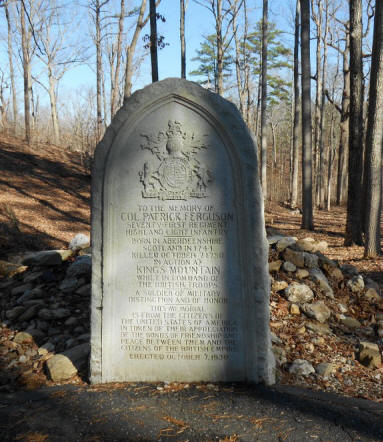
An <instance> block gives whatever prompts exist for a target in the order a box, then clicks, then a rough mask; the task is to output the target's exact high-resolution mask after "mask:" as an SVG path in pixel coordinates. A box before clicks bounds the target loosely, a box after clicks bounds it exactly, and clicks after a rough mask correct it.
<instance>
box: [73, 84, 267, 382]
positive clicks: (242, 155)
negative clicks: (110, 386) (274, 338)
mask: <svg viewBox="0 0 383 442" xmlns="http://www.w3.org/2000/svg"><path fill="white" fill-rule="evenodd" d="M257 168H258V165H257V158H256V146H255V143H254V139H253V138H252V135H251V134H250V132H249V131H248V129H247V127H246V125H245V123H244V122H243V120H242V118H241V116H240V114H239V112H238V110H237V109H236V107H235V106H234V105H233V104H231V103H230V102H228V101H226V100H225V99H223V98H222V97H220V96H218V95H216V94H213V93H211V92H209V91H207V90H206V89H204V88H202V87H200V86H198V85H197V84H195V83H191V82H188V81H186V80H182V79H167V80H164V81H160V82H156V83H153V84H152V85H150V86H148V87H146V88H145V89H143V90H141V91H137V92H135V93H134V94H133V95H132V96H131V97H129V99H128V100H126V102H125V104H124V106H123V107H122V108H121V109H120V110H119V112H118V113H117V115H116V116H115V118H114V119H113V121H112V123H111V126H110V127H109V129H108V130H107V131H106V133H105V136H104V138H103V140H102V141H101V142H100V143H99V145H98V146H97V148H96V151H95V157H94V165H93V171H92V235H91V236H92V303H91V311H92V318H91V329H92V337H91V359H90V368H91V381H92V382H93V383H99V382H119V381H120V382H125V381H153V382H156V381H163V380H172V381H184V382H189V381H207V382H213V381H245V380H247V381H253V382H265V383H266V384H270V383H272V382H273V381H274V357H273V354H272V351H271V339H270V331H269V325H268V321H269V314H268V309H269V291H270V285H269V272H268V264H267V257H268V249H269V245H268V243H267V240H266V235H265V226H264V220H263V197H262V196H261V190H260V187H259V182H258V176H257ZM77 261H78V260H76V262H77ZM75 264H76V263H75ZM89 264H90V263H89ZM72 266H74V264H72ZM72 266H71V267H70V269H71V268H72ZM67 276H68V277H69V276H77V273H76V274H73V272H72V271H71V270H69V269H68V273H67ZM186 318H187V319H186ZM248 324H252V327H248ZM223 325H225V327H224V329H222V327H223ZM132 326H134V327H137V330H136V332H135V334H134V333H132ZM206 326H208V328H209V332H206ZM171 329H172V330H171ZM221 330H224V331H223V332H222V331H221ZM215 332H217V333H218V332H219V333H223V335H222V339H221V341H220V342H221V343H222V344H223V343H224V342H225V339H229V336H230V343H231V345H230V346H226V349H225V350H221V349H216V350H213V349H211V347H209V346H208V345H207V343H208V342H209V339H210V334H211V336H213V335H214V333H215ZM188 333H189V334H190V333H199V334H201V333H202V336H203V337H202V339H201V340H202V343H201V342H199V343H200V344H201V345H203V346H204V347H206V349H207V351H202V350H198V349H196V348H194V347H191V346H190V345H188V344H187V342H188V341H187V340H186V339H188V338H187V336H188ZM161 339H162V342H166V345H163V344H162V343H161ZM201 340H200V341H201ZM205 344H206V345H205ZM133 347H134V351H132V350H131V348H133ZM205 355H206V356H205Z"/></svg>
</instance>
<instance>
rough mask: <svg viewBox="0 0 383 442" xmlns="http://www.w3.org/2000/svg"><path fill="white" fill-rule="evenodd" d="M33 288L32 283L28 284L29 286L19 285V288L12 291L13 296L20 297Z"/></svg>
mask: <svg viewBox="0 0 383 442" xmlns="http://www.w3.org/2000/svg"><path fill="white" fill-rule="evenodd" d="M32 288H33V284H31V283H30V282H28V283H27V284H23V285H18V286H17V287H15V288H13V289H12V290H11V295H12V296H19V295H21V294H23V293H25V292H26V291H29V290H31V289H32Z"/></svg>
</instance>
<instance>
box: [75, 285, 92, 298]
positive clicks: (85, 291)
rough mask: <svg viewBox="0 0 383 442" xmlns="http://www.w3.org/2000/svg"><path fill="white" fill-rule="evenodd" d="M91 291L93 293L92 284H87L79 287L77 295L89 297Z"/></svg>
mask: <svg viewBox="0 0 383 442" xmlns="http://www.w3.org/2000/svg"><path fill="white" fill-rule="evenodd" d="M90 291H91V284H85V285H83V286H81V287H79V288H78V289H77V290H76V292H75V293H76V294H77V295H81V296H83V295H89V294H90Z"/></svg>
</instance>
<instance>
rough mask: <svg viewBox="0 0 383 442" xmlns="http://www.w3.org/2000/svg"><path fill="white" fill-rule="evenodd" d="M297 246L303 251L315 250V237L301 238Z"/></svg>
mask: <svg viewBox="0 0 383 442" xmlns="http://www.w3.org/2000/svg"><path fill="white" fill-rule="evenodd" d="M296 247H297V248H298V249H300V250H301V251H302V252H314V251H315V240H314V239H313V238H304V239H299V240H298V241H297V243H296Z"/></svg>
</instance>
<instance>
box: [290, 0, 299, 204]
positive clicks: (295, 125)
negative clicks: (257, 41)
mask: <svg viewBox="0 0 383 442" xmlns="http://www.w3.org/2000/svg"><path fill="white" fill-rule="evenodd" d="M299 16H300V0H297V1H296V10H295V32H294V121H293V159H292V183H291V202H290V203H291V207H292V208H293V209H295V208H296V206H297V201H298V167H299V158H298V142H299Z"/></svg>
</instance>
